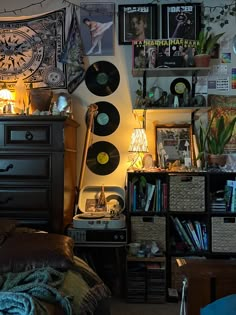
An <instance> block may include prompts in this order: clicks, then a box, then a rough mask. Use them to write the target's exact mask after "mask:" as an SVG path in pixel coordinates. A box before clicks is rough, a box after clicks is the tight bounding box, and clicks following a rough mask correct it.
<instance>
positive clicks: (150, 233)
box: [131, 216, 166, 251]
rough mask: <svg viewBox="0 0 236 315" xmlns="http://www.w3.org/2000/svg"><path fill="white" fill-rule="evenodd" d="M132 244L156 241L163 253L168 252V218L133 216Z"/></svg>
mask: <svg viewBox="0 0 236 315" xmlns="http://www.w3.org/2000/svg"><path fill="white" fill-rule="evenodd" d="M131 235H132V242H134V241H135V242H140V241H156V243H157V245H158V247H159V249H160V250H161V251H165V250H166V218H165V217H160V216H132V217H131Z"/></svg>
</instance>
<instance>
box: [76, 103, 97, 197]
mask: <svg viewBox="0 0 236 315" xmlns="http://www.w3.org/2000/svg"><path fill="white" fill-rule="evenodd" d="M97 108H98V106H97V105H96V104H91V105H89V109H88V111H89V123H88V127H87V133H86V136H85V143H84V150H83V156H82V164H81V171H80V177H79V185H78V193H79V192H80V190H81V188H82V184H83V179H84V170H85V164H86V160H87V154H88V146H89V141H90V136H91V130H92V124H93V118H94V115H95V112H96V111H97Z"/></svg>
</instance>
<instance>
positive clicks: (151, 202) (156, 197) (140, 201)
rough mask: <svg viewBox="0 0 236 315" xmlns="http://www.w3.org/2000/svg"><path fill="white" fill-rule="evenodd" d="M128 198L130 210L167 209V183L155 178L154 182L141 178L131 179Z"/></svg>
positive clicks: (158, 210)
mask: <svg viewBox="0 0 236 315" xmlns="http://www.w3.org/2000/svg"><path fill="white" fill-rule="evenodd" d="M129 188H130V191H129V200H130V209H131V212H136V211H145V212H147V211H153V212H163V211H166V210H167V203H168V201H167V198H168V196H167V194H168V192H167V183H164V182H162V181H161V179H156V182H155V184H152V183H149V182H146V183H145V184H143V182H142V180H141V179H139V180H137V181H132V183H130V185H129Z"/></svg>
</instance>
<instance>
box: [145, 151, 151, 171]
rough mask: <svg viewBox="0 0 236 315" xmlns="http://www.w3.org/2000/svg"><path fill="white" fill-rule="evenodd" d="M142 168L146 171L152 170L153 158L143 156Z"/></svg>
mask: <svg viewBox="0 0 236 315" xmlns="http://www.w3.org/2000/svg"><path fill="white" fill-rule="evenodd" d="M143 168H144V169H146V170H148V169H151V168H153V158H152V155H151V154H148V153H147V154H145V155H144V157H143Z"/></svg>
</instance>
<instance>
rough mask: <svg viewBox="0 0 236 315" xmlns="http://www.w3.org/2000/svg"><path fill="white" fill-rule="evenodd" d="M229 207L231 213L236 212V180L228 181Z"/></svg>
mask: <svg viewBox="0 0 236 315" xmlns="http://www.w3.org/2000/svg"><path fill="white" fill-rule="evenodd" d="M224 197H225V198H226V203H227V207H228V209H229V211H230V212H236V180H230V179H228V180H227V181H226V186H225V195H224Z"/></svg>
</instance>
